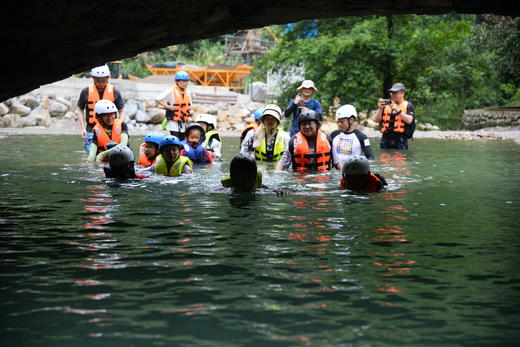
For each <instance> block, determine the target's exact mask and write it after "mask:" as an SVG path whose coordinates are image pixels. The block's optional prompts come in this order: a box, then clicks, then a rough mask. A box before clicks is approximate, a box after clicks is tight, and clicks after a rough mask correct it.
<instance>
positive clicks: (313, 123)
mask: <svg viewBox="0 0 520 347" xmlns="http://www.w3.org/2000/svg"><path fill="white" fill-rule="evenodd" d="M319 128H320V121H319V119H318V114H317V113H316V112H315V111H313V110H306V111H303V112H302V113H300V116H299V117H298V129H299V130H300V132H301V133H302V134H303V135H304V136H305V137H314V136H316V134H317V133H318V129H319Z"/></svg>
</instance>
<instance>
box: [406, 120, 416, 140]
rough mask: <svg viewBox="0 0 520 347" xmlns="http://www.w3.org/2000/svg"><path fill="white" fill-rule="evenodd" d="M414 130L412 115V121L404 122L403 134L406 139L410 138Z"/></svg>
mask: <svg viewBox="0 0 520 347" xmlns="http://www.w3.org/2000/svg"><path fill="white" fill-rule="evenodd" d="M414 132H415V117H413V121H412V122H411V123H410V124H406V123H405V124H404V136H405V137H406V138H407V139H411V138H412V137H413V133H414Z"/></svg>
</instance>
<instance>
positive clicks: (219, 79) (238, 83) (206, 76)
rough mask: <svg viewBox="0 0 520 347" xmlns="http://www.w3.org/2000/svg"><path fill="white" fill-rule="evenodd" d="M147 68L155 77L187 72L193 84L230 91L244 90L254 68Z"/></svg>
mask: <svg viewBox="0 0 520 347" xmlns="http://www.w3.org/2000/svg"><path fill="white" fill-rule="evenodd" d="M146 67H147V68H148V70H150V72H151V73H152V74H154V75H172V74H175V73H176V72H177V71H185V72H187V73H188V74H189V75H190V79H191V81H192V82H194V83H196V84H199V85H201V86H211V87H227V88H230V89H244V85H243V80H244V78H245V77H246V76H247V75H249V74H250V73H251V71H252V70H253V66H250V65H237V66H236V67H235V69H234V70H224V69H207V68H206V69H183V68H182V66H181V68H164V67H160V68H158V67H153V65H152V64H146Z"/></svg>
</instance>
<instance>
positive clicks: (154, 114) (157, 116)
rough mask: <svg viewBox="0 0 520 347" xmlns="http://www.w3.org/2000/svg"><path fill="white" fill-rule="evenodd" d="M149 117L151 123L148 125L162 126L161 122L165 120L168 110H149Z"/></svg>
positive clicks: (153, 108)
mask: <svg viewBox="0 0 520 347" xmlns="http://www.w3.org/2000/svg"><path fill="white" fill-rule="evenodd" d="M147 113H148V116H149V117H150V119H149V121H148V122H147V123H151V124H161V122H162V121H163V120H164V116H165V114H166V110H164V109H161V108H157V107H152V108H149V109H148V112H147Z"/></svg>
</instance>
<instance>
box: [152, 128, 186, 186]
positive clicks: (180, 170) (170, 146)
mask: <svg viewBox="0 0 520 347" xmlns="http://www.w3.org/2000/svg"><path fill="white" fill-rule="evenodd" d="M181 148H182V144H181V142H180V141H179V139H178V138H176V137H175V136H171V135H170V136H166V137H165V138H164V139H163V140H162V141H161V145H160V146H159V152H160V153H161V154H159V156H158V157H157V161H156V163H155V165H153V166H151V167H150V170H151V171H153V172H155V173H157V174H160V175H164V176H180V175H181V174H187V175H189V174H191V169H192V164H191V161H190V159H189V158H187V157H185V156H181V155H180V152H181Z"/></svg>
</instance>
